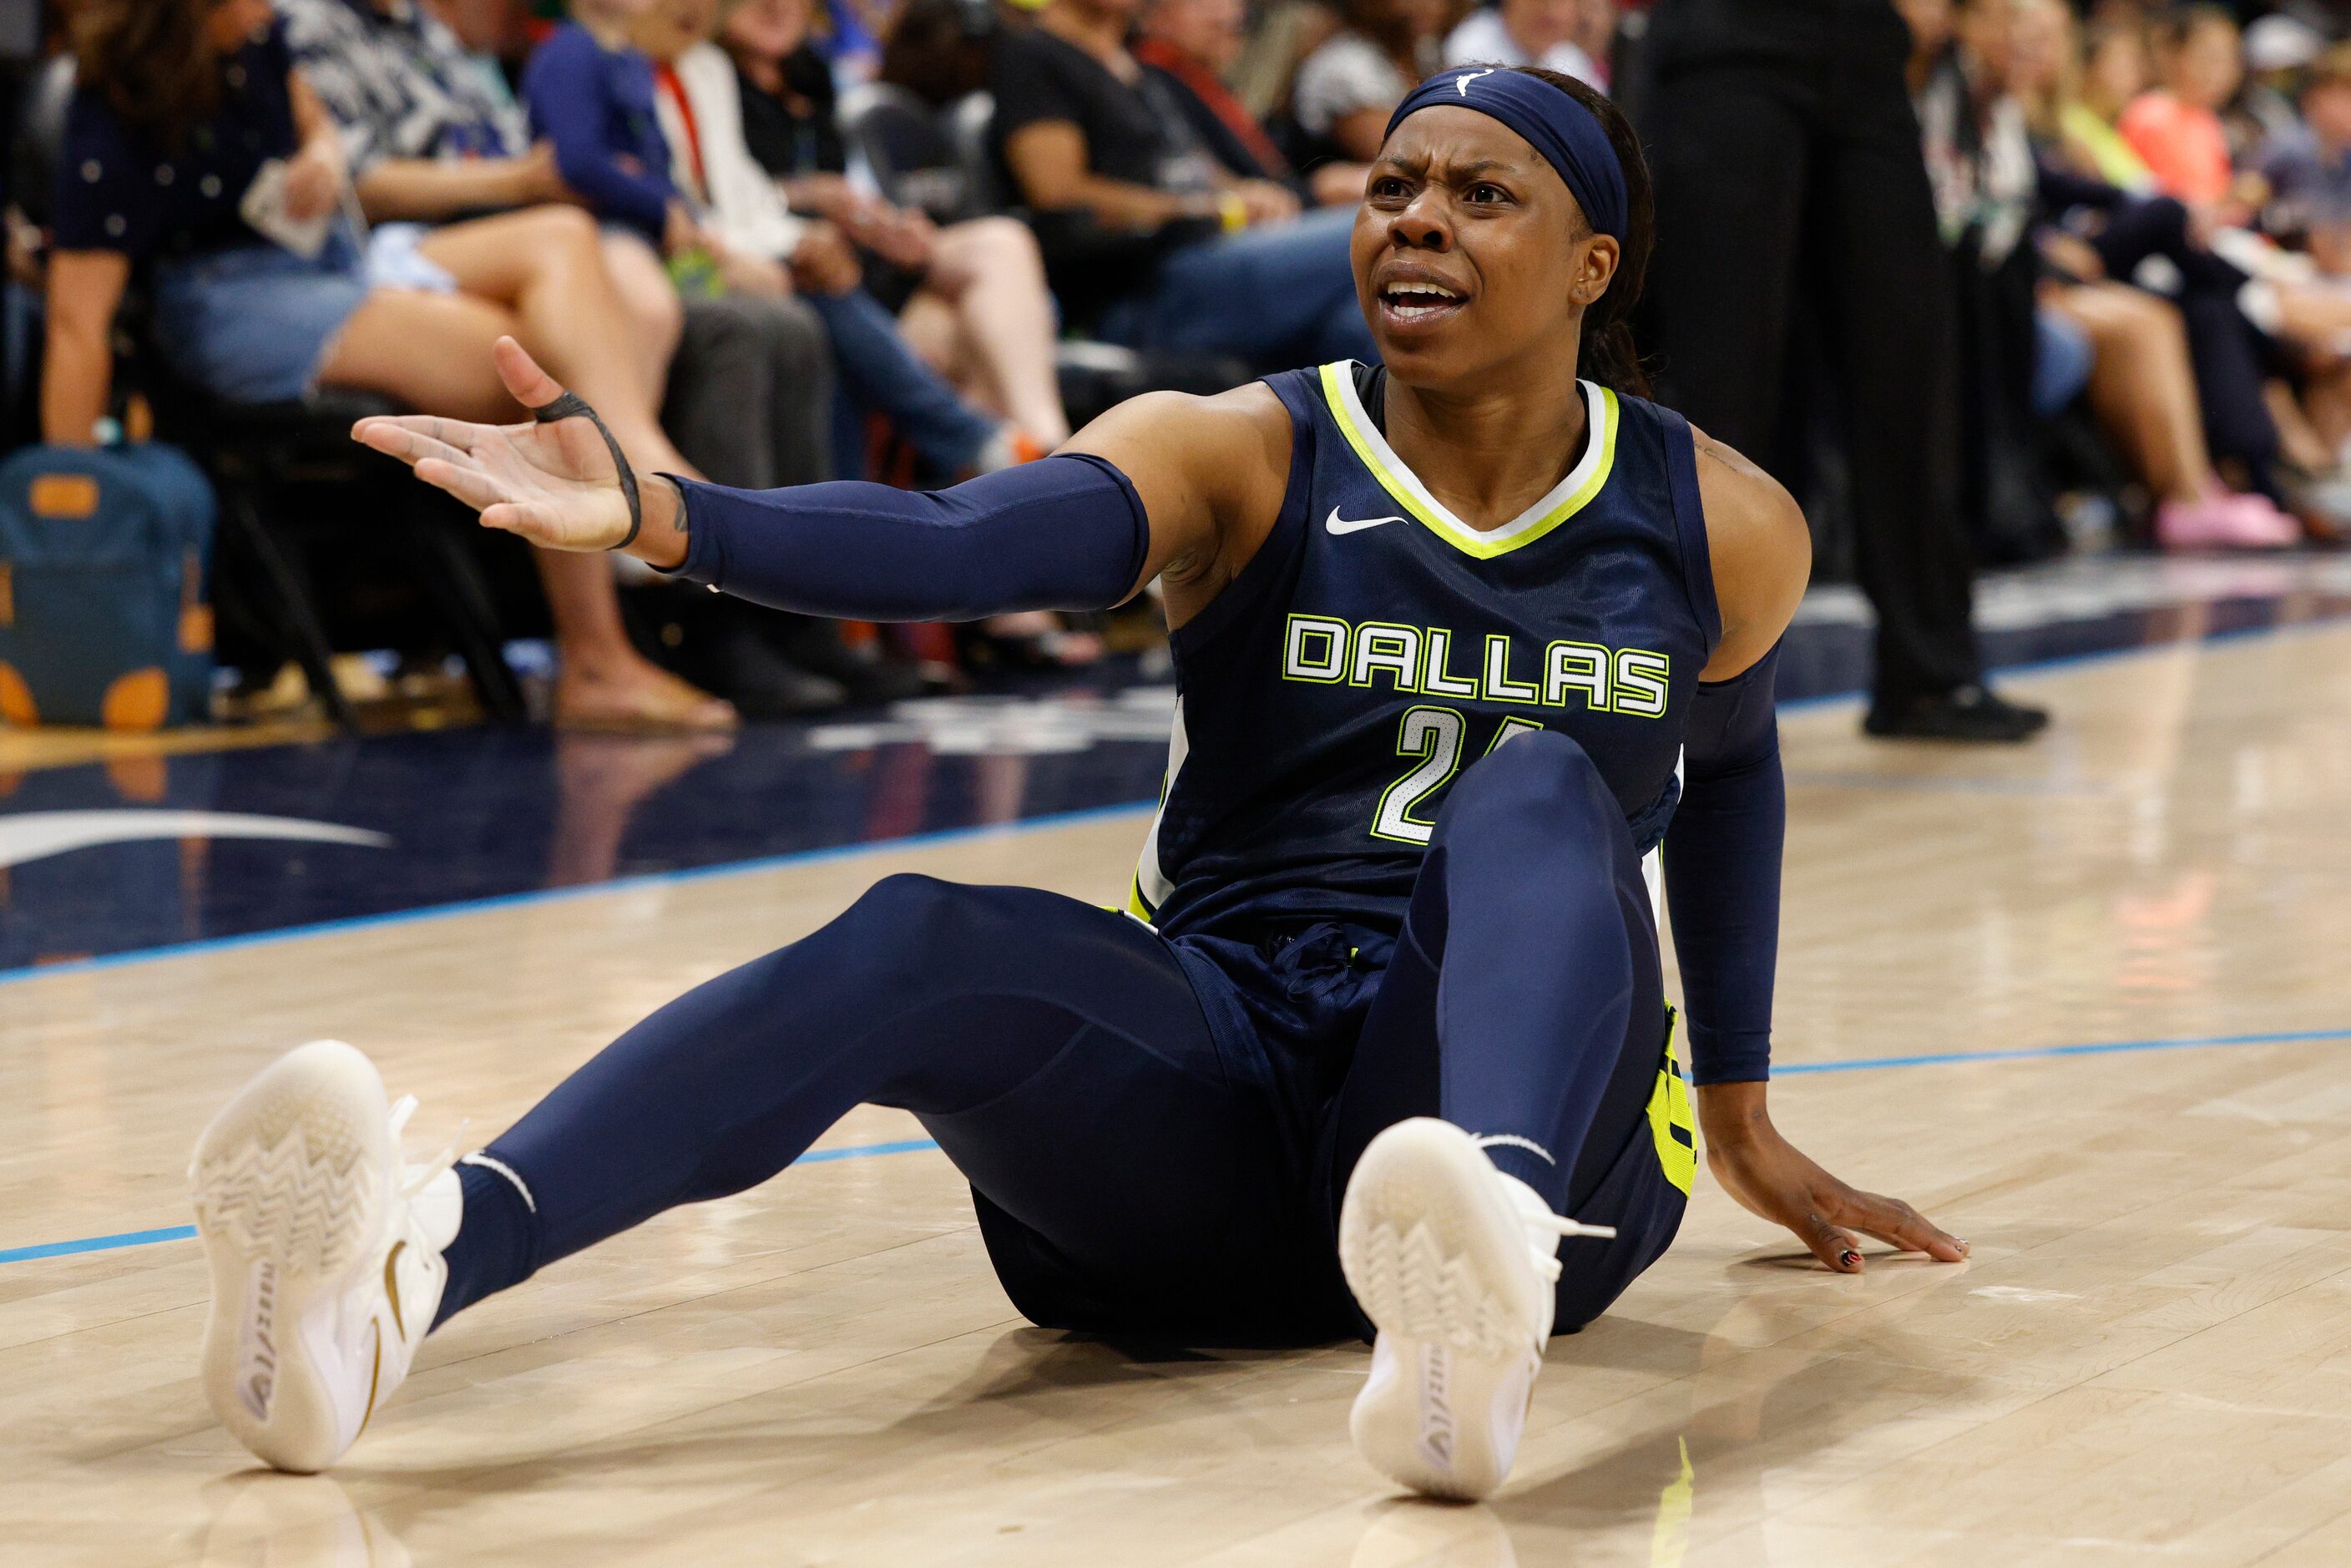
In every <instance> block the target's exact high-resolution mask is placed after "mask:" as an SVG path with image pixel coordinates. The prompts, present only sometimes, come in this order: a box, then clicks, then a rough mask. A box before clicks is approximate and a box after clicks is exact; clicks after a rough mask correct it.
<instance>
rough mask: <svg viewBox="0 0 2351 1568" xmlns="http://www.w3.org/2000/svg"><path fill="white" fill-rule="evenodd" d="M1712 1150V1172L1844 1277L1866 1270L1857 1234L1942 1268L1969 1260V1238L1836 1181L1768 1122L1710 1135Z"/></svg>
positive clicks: (1755, 1210)
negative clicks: (1733, 1133) (1723, 1135)
mask: <svg viewBox="0 0 2351 1568" xmlns="http://www.w3.org/2000/svg"><path fill="white" fill-rule="evenodd" d="M1706 1152H1707V1167H1708V1169H1709V1170H1711V1171H1712V1172H1713V1173H1714V1176H1715V1179H1716V1180H1717V1181H1719V1182H1720V1183H1721V1184H1722V1186H1723V1190H1724V1191H1726V1192H1728V1193H1729V1194H1730V1196H1731V1197H1735V1198H1737V1199H1738V1200H1739V1202H1740V1207H1743V1208H1745V1209H1746V1210H1747V1211H1748V1212H1749V1213H1750V1214H1753V1215H1755V1216H1756V1217H1758V1218H1762V1219H1769V1220H1771V1221H1772V1222H1773V1223H1775V1224H1779V1225H1784V1226H1786V1227H1787V1228H1789V1229H1790V1230H1791V1231H1792V1232H1794V1233H1795V1236H1796V1239H1798V1240H1800V1241H1802V1243H1803V1244H1804V1245H1805V1246H1806V1247H1808V1248H1810V1249H1812V1253H1813V1256H1814V1257H1816V1258H1818V1259H1819V1260H1821V1261H1822V1262H1823V1263H1825V1264H1827V1265H1828V1266H1829V1267H1830V1268H1832V1269H1834V1270H1836V1271H1837V1272H1838V1273H1841V1274H1858V1273H1860V1272H1861V1270H1862V1262H1861V1248H1860V1243H1859V1241H1858V1240H1856V1239H1855V1236H1856V1233H1858V1234H1859V1235H1862V1236H1874V1237H1876V1239H1878V1240H1880V1241H1883V1242H1885V1243H1886V1245H1887V1246H1889V1247H1892V1248H1894V1249H1896V1250H1898V1251H1903V1252H1924V1253H1926V1254H1927V1255H1928V1257H1930V1258H1933V1259H1934V1260H1936V1261H1938V1262H1941V1263H1956V1262H1958V1261H1959V1260H1961V1259H1963V1258H1965V1257H1966V1256H1967V1255H1968V1244H1967V1243H1966V1242H1965V1241H1962V1240H1960V1239H1959V1238H1958V1237H1955V1236H1952V1235H1950V1234H1949V1232H1947V1231H1945V1230H1943V1229H1942V1228H1940V1227H1938V1226H1937V1225H1936V1224H1935V1223H1934V1222H1933V1221H1932V1220H1930V1219H1928V1218H1927V1217H1926V1216H1925V1215H1923V1214H1920V1213H1919V1212H1918V1211H1917V1209H1915V1208H1913V1207H1910V1206H1909V1205H1908V1204H1907V1203H1905V1202H1903V1201H1902V1200H1901V1199H1900V1198H1898V1197H1881V1196H1880V1195H1878V1194H1876V1193H1874V1192H1864V1191H1862V1190H1861V1189H1860V1188H1858V1187H1855V1186H1848V1185H1847V1184H1845V1183H1844V1182H1842V1181H1840V1180H1838V1179H1837V1178H1836V1177H1835V1176H1831V1175H1830V1174H1829V1173H1828V1172H1827V1171H1825V1170H1823V1169H1822V1168H1821V1166H1819V1164H1818V1163H1816V1162H1815V1161H1814V1160H1813V1159H1812V1158H1811V1157H1810V1156H1809V1155H1805V1154H1804V1153H1803V1151H1802V1150H1801V1149H1798V1148H1797V1147H1796V1146H1795V1145H1793V1144H1791V1143H1790V1142H1788V1140H1787V1139H1786V1138H1784V1137H1782V1136H1781V1134H1780V1132H1779V1130H1778V1129H1777V1128H1776V1127H1773V1126H1772V1125H1771V1124H1770V1123H1769V1122H1768V1121H1766V1122H1762V1123H1761V1124H1757V1125H1752V1126H1750V1127H1749V1128H1747V1129H1746V1130H1744V1131H1743V1132H1742V1133H1741V1134H1740V1135H1738V1136H1735V1137H1727V1138H1718V1137H1715V1136H1712V1135H1709V1136H1708V1139H1707V1151H1706Z"/></svg>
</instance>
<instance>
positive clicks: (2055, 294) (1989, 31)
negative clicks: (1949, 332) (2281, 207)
mask: <svg viewBox="0 0 2351 1568" xmlns="http://www.w3.org/2000/svg"><path fill="white" fill-rule="evenodd" d="M2049 20H2050V18H2048V17H2047V16H2045V15H2043V8H2042V6H2041V4H2040V0H2024V4H2022V5H2020V4H2018V3H2017V0H1965V3H1964V4H1962V5H1961V6H1960V7H1959V13H1958V33H1959V39H1958V43H1959V47H1958V48H1957V49H1956V50H1955V51H1953V52H1952V53H1951V54H1950V55H1949V56H1947V57H1946V59H1945V62H1944V65H1943V67H1942V68H1940V69H1939V70H1938V71H1937V72H1936V73H1935V75H1934V78H1933V80H1932V83H1931V85H1930V87H1929V89H1928V93H1927V95H1926V96H1925V97H1924V99H1922V111H1921V120H1922V124H1923V126H1924V128H1925V131H1926V136H1927V143H1928V167H1929V169H1930V170H1932V171H1933V172H1934V174H1935V188H1936V199H1937V208H1938V214H1940V215H1941V216H1942V218H1943V220H1944V229H1945V234H1946V236H1947V238H1949V239H1950V240H1951V241H1952V242H1953V243H1954V244H1955V245H1957V246H1959V247H1960V250H1961V253H1962V255H1963V256H1968V257H1969V259H1971V260H1972V261H1973V262H1974V263H1975V267H1974V268H1973V270H1974V271H1975V272H1976V273H1978V274H1980V277H1981V278H1982V279H1983V281H1982V283H1981V284H1980V285H1978V286H1977V287H1978V288H1979V289H1980V290H1981V292H1980V293H1979V294H1978V296H1977V302H1976V304H1975V306H1974V308H1970V309H1969V310H1967V311H1965V312H1963V319H1965V320H1966V321H1967V322H1968V323H1969V327H1970V336H1971V337H1973V338H1975V339H1977V341H1975V342H1971V343H1970V360H1971V361H1979V362H1980V361H1983V360H1984V359H1986V358H1987V357H1990V358H1991V359H1992V360H1993V361H1995V363H1996V364H1997V362H1998V361H2000V360H2001V356H2002V355H2003V354H2009V355H2016V354H2019V353H2021V355H2022V368H2023V373H2022V375H2021V376H2017V377H2015V378H2014V379H2012V380H2008V379H2005V378H2003V377H2002V376H2001V374H2000V373H1998V372H1997V371H1995V373H1993V374H1991V375H1988V376H1987V375H1979V376H1978V377H1976V378H1975V380H1974V384H1973V387H1972V389H1971V395H1972V396H1973V397H1975V398H1977V399H1979V400H1983V399H1987V398H1999V397H2001V396H2002V395H2003V389H2004V391H2005V395H2006V397H2007V398H2008V400H2009V402H2008V403H2007V406H2006V408H2005V410H2004V411H1985V410H1982V409H1980V408H1979V409H1978V410H1977V411H1976V413H1977V417H1976V419H1975V420H1974V421H1972V422H1971V423H1974V424H1976V425H1977V426H1979V427H1980V426H1982V425H1983V424H1985V423H1991V425H1993V426H1994V427H1995V428H1997V427H1998V426H1999V425H2000V423H2001V413H2003V412H2004V413H2005V414H2006V416H2007V418H2008V419H2009V420H2010V421H2011V422H2014V423H2012V424H2011V434H2021V433H2022V431H2023V430H2026V429H2029V423H2026V422H2029V420H2031V419H2036V418H2037V419H2046V418H2049V417H2051V416H2053V415H2054V414H2055V413H2058V412H2059V411H2060V410H2061V409H2062V408H2063V407H2064V405H2065V404H2066V403H2067V402H2071V401H2072V400H2073V399H2074V397H2075V396H2077V395H2081V394H2082V393H2084V392H2086V393H2087V395H2088V398H2089V401H2090V405H2091V408H2092V410H2093V412H2094V413H2095V414H2096V415H2097V417H2098V419H2099V422H2100V423H2101V424H2102V426H2103V427H2104V428H2105V430H2106V431H2107V432H2108V433H2109V434H2110V436H2111V437H2112V438H2113V439H2114V440H2115V441H2116V444H2117V446H2118V447H2119V448H2120V449H2121V450H2122V452H2123V453H2124V455H2125V456H2126V458H2127V459H2128V460H2129V462H2130V463H2131V465H2133V467H2134V468H2135V469H2136V470H2137V473H2138V474H2139V476H2141V477H2143V478H2144V479H2145V480H2146V481H2147V486H2148V487H2149V489H2150V490H2151V491H2152V492H2153V493H2154V496H2155V498H2156V503H2157V504H2156V509H2155V533H2156V537H2157V538H2158V540H2159V541H2160V542H2161V543H2163V544H2165V545H2166V546H2168V547H2172V548H2210V547H2214V546H2222V547H2231V546H2235V547H2256V548H2259V547H2274V546H2278V545H2282V544H2289V543H2292V542H2294V541H2295V540H2296V539H2298V538H2301V533H2302V530H2301V528H2300V526H2299V525H2298V524H2297V523H2296V522H2295V521H2294V519H2293V518H2292V517H2288V516H2287V515H2286V514H2285V513H2283V511H2282V510H2280V509H2279V508H2278V507H2276V506H2275V505H2274V504H2273V502H2272V501H2271V500H2269V499H2268V498H2267V497H2262V496H2259V495H2251V494H2245V495H2241V494H2237V493H2233V492H2231V491H2230V490H2228V489H2227V488H2226V487H2225V486H2223V485H2222V484H2221V482H2220V478H2219V476H2218V475H2217V474H2216V473H2215V471H2214V468H2213V464H2212V458H2211V453H2210V448H2209V447H2208V446H2207V444H2206V442H2205V436H2204V429H2203V423H2202V419H2201V416H2200V413H2199V403H2198V394H2197V386H2196V381H2195V376H2194V371H2193V369H2192V367H2191V363H2190V361H2189V353H2188V344H2187V340H2186V336H2185V333H2184V329H2183V327H2182V324H2181V319H2180V314H2179V310H2178V309H2176V308H2173V307H2171V306H2169V305H2168V304H2166V303H2165V302H2163V301H2161V300H2158V299H2157V298H2154V297H2152V296H2151V295H2147V294H2145V293H2143V292H2141V291H2139V290H2137V289H2135V288H2131V287H2127V286H2126V285H2122V284H2116V283H2112V282H2109V281H2107V280H2106V276H2105V266H2104V263H2103V261H2102V259H2101V257H2100V256H2099V254H2098V252H2097V251H2096V250H2095V248H2094V247H2092V246H2089V245H2088V244H2086V243H2085V242H2084V241H2082V240H2081V239H2080V238H2078V237H2077V236H2075V235H2071V234H2068V233H2066V232H2064V231H2063V230H2060V229H2055V228H2051V227H2046V226H2043V225H2042V224H2041V223H2040V221H2039V220H2040V219H2041V217H2042V216H2043V214H2041V213H2040V212H2039V211H2037V210H2036V208H2037V202H2038V197H2039V192H2040V189H2041V187H2042V184H2043V182H2042V180H2041V177H2040V174H2039V172H2038V169H2037V165H2036V161H2035V156H2034V150H2033V147H2032V141H2031V137H2030V133H2029V131H2028V124H2029V119H2030V116H2029V115H2028V112H2027V110H2026V108H2025V104H2026V102H2027V101H2045V99H2047V98H2048V97H2049V96H2050V95H2051V94H2052V93H2053V90H2054V89H2053V84H2052V81H2051V79H2050V77H2051V73H2052V71H2053V68H2054V67H2055V65H2056V62H2057V59H2058V57H2059V56H2060V54H2061V52H2062V49H2061V43H2064V42H2070V39H2063V40H2061V39H2058V38H2053V36H2052V34H2051V32H2050V31H2049V29H2048V27H2047V23H2048V21H2049ZM1922 31H1923V29H1922ZM2043 118H2044V119H2045V118H2046V110H2045V109H2044V110H2043ZM2028 239H2029V240H2032V241H2033V242H2034V244H2035V245H2037V246H2038V250H2039V253H2040V254H2039V255H2036V254H2035V250H2034V248H2033V247H2032V246H2025V245H2024V244H2023V243H2022V242H2024V241H2026V240H2028ZM1970 253H1971V254H1970ZM1962 287H1963V289H1965V288H1967V287H1969V284H1968V282H1967V281H1966V279H1965V277H1964V276H1963V280H1962ZM2011 288H2013V289H2017V290H2020V291H2021V292H2019V293H2017V294H2016V295H2015V296H2014V299H2015V303H2016V305H2017V306H2018V308H2022V309H2027V310H2029V315H2026V316H2023V317H2021V318H2018V319H2021V320H2023V321H2025V322H2028V323H2029V326H2027V327H2026V328H2025V329H2024V331H2025V335H2024V336H2023V337H2022V338H2020V339H2016V340H2011V341H2008V342H2000V341H1993V342H1990V343H1987V342H1985V341H1982V340H1983V339H1984V338H1986V337H1987V336H1991V337H1995V338H1996V337H1997V335H1998V326H1997V323H1998V322H2000V321H2001V319H2003V318H2002V315H2001V305H2002V304H2004V303H2005V302H2006V295H2005V291H2006V290H2008V289H2011ZM2242 391H2243V394H2244V395H2245V396H2247V397H2250V398H2252V399H2255V400H2258V399H2259V397H2260V392H2259V387H2258V383H2257V382H2255V383H2252V384H2248V385H2246V386H2245V387H2243V389H2242ZM2020 416H2022V417H2021V418H2020ZM2026 450H2027V449H2026V447H2025V444H2023V443H2022V442H2019V443H2018V444H2017V446H2016V448H2015V450H2014V451H2012V452H2011V455H2010V456H2009V458H2008V460H2007V461H2008V462H2009V464H2010V465H2011V466H2014V465H2017V464H2019V463H2021V462H2022V461H2024V460H2025V459H2024V454H2025V451H2026Z"/></svg>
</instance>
